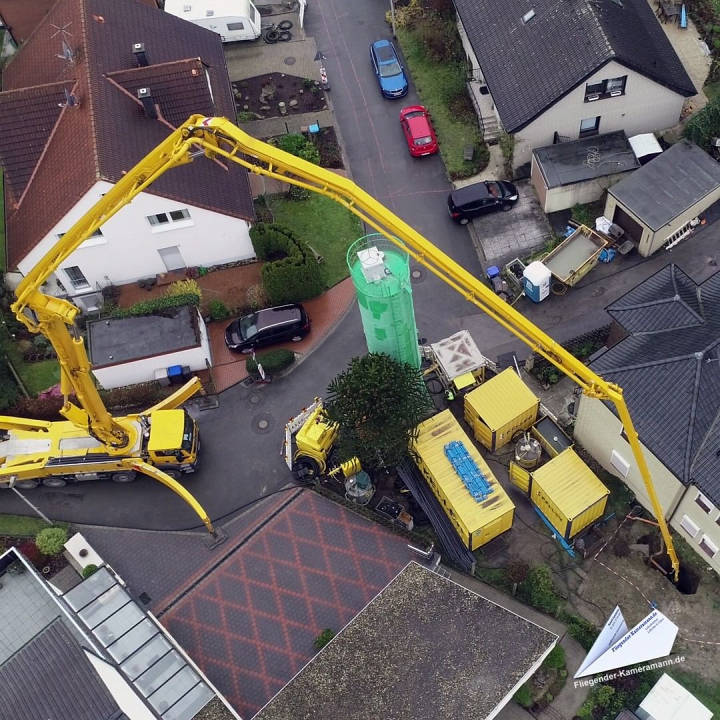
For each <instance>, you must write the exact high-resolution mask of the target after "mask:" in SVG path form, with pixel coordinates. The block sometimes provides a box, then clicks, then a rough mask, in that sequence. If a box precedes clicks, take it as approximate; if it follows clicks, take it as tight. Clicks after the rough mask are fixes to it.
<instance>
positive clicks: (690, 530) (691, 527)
mask: <svg viewBox="0 0 720 720" xmlns="http://www.w3.org/2000/svg"><path fill="white" fill-rule="evenodd" d="M680 527H681V528H682V529H683V530H684V531H685V532H686V533H687V534H688V535H689V536H690V537H693V538H694V537H695V536H696V535H697V534H698V532H699V530H700V528H699V527H698V526H697V525H696V524H695V523H694V522H693V521H692V520H691V519H690V518H689V517H688V516H687V515H683V516H682V520H681V521H680Z"/></svg>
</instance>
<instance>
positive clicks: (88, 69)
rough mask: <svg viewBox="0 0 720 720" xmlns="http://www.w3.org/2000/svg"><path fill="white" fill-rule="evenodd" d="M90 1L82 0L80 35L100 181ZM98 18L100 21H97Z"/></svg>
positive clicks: (94, 163) (97, 174)
mask: <svg viewBox="0 0 720 720" xmlns="http://www.w3.org/2000/svg"><path fill="white" fill-rule="evenodd" d="M87 4H88V0H80V28H81V31H80V34H81V37H82V41H83V45H84V47H85V63H84V65H85V69H84V74H85V82H86V83H87V85H86V87H87V105H88V116H89V121H90V137H91V138H92V142H91V143H90V144H91V146H92V155H93V165H94V166H95V177H96V179H98V180H101V179H102V175H101V169H100V152H99V151H98V127H97V122H96V120H95V102H94V100H95V98H94V93H93V88H92V71H91V65H92V63H91V62H90V60H89V58H90V56H91V53H90V51H89V49H88V45H89V43H90V33H89V32H88V29H87V20H86V16H87V13H88V12H89V9H88V6H87ZM96 18H98V19H96ZM99 18H102V16H99V15H94V14H93V20H95V22H104V19H103V20H101V19H99Z"/></svg>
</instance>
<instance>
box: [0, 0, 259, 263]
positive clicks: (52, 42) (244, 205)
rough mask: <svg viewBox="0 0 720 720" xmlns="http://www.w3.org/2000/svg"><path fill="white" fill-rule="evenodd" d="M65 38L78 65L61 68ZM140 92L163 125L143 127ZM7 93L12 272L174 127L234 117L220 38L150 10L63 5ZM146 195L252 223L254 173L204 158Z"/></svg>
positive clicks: (40, 31) (10, 69)
mask: <svg viewBox="0 0 720 720" xmlns="http://www.w3.org/2000/svg"><path fill="white" fill-rule="evenodd" d="M0 2H1V0H0ZM57 28H66V33H65V36H66V44H67V45H68V46H69V47H70V49H71V50H72V51H73V54H74V59H73V61H72V62H71V61H68V60H65V59H63V58H62V57H58V55H61V54H62V53H61V49H62V45H61V41H60V39H59V36H58V30H57ZM135 42H144V43H145V46H146V53H147V58H148V61H149V62H150V66H149V67H147V68H137V63H136V60H135V56H134V55H133V53H132V44H133V43H135ZM207 79H209V81H210V84H211V86H212V93H210V91H209V90H208V88H207ZM140 82H146V84H147V85H149V86H150V89H151V91H152V93H153V97H154V98H155V101H156V102H157V104H158V105H159V107H160V113H161V115H162V118H161V119H160V120H150V119H148V118H147V117H145V115H144V113H143V110H142V105H141V103H140V102H139V101H138V100H137V98H136V97H134V92H135V90H136V89H137V87H139V83H140ZM201 85H202V86H203V87H201ZM64 87H68V88H71V89H72V92H73V94H74V95H75V97H76V98H77V100H78V101H79V105H78V106H76V107H73V108H63V109H62V110H60V109H59V108H58V97H59V95H58V93H59V94H60V95H62V98H61V99H64V92H63V88H64ZM3 89H4V90H5V91H6V93H7V94H6V93H0V129H2V132H0V163H2V165H3V168H4V170H5V178H6V184H5V200H6V202H5V208H6V221H7V241H8V260H9V266H10V267H11V268H12V267H15V266H16V265H17V263H18V262H19V261H20V260H22V258H23V257H25V255H27V253H28V252H29V251H30V250H31V249H32V248H33V247H34V246H35V245H36V244H37V243H38V242H39V241H40V240H41V239H42V238H43V237H44V236H45V235H46V234H47V233H48V232H49V231H50V230H51V229H52V227H53V226H54V225H55V224H57V222H58V221H59V220H60V219H61V218H62V217H63V216H64V215H65V214H66V213H67V212H69V211H70V210H71V209H72V207H73V206H74V205H75V204H76V203H77V201H78V200H79V199H80V198H81V197H82V196H83V194H84V193H85V192H86V191H87V190H88V189H89V188H90V187H92V185H93V184H94V183H95V182H97V181H98V180H101V179H103V180H107V181H109V182H116V181H117V180H118V179H119V178H120V177H122V175H123V174H124V173H125V172H127V171H128V170H129V169H130V168H131V167H133V165H135V164H136V163H137V162H138V161H139V160H140V159H141V158H142V157H143V156H144V155H145V154H146V153H147V152H149V151H150V150H151V149H153V148H154V147H155V146H156V145H158V144H159V143H160V142H161V141H162V140H164V139H165V138H166V137H167V135H168V133H169V132H170V128H169V127H168V124H167V123H170V125H173V126H176V125H177V124H179V123H180V122H183V121H184V120H186V119H187V116H188V115H189V114H191V113H190V110H191V109H192V112H196V113H201V114H204V115H221V116H224V117H230V118H233V117H234V116H235V101H234V97H233V94H232V89H231V87H230V82H229V79H228V75H227V66H226V64H225V56H224V54H223V48H222V42H221V41H220V37H219V36H218V35H217V34H215V33H213V32H211V31H209V30H205V29H204V28H201V27H199V26H198V25H195V24H193V23H189V22H187V21H185V20H182V19H180V18H176V17H174V16H172V15H170V14H168V13H165V12H162V11H161V10H159V9H158V8H157V7H151V6H150V5H149V2H148V0H145V2H144V3H143V2H139V1H138V0H123V2H117V1H116V0H58V2H57V3H55V5H53V7H52V8H51V10H50V11H49V12H48V14H47V15H46V16H45V18H44V19H43V20H42V22H41V23H40V25H39V26H38V27H37V28H36V29H35V31H34V32H33V34H32V35H31V37H30V39H29V40H28V42H27V43H26V44H25V45H24V46H23V47H22V48H21V49H20V51H19V52H18V53H17V54H16V55H15V56H14V57H13V59H12V60H11V61H10V62H9V63H8V65H7V66H6V67H5V68H4V70H3ZM12 91H24V92H25V95H17V94H16V92H12ZM18 98H20V100H23V99H26V100H27V101H26V102H24V103H23V102H18ZM163 119H164V121H165V122H163ZM38 124H41V125H42V133H40V130H39V129H37V128H36V129H35V130H34V131H33V132H32V133H30V136H31V137H30V139H31V140H32V142H31V143H29V144H27V140H28V135H29V132H28V126H37V125H38ZM28 167H31V171H28ZM147 192H149V193H152V194H154V195H160V196H162V197H166V198H170V199H173V200H177V201H179V202H183V203H188V204H190V205H194V206H197V207H201V208H205V209H207V210H212V211H215V212H220V213H223V214H226V215H230V216H232V217H238V218H244V219H253V218H254V210H253V205H252V196H251V192H250V184H249V180H248V177H247V171H246V170H245V169H244V168H242V167H240V166H238V165H235V164H231V165H230V166H229V168H228V169H225V168H224V167H223V166H221V165H220V164H219V163H213V162H210V161H207V160H206V159H205V158H199V159H198V160H196V161H195V162H193V163H191V164H190V165H185V166H183V167H180V168H176V169H174V170H172V171H170V172H168V173H166V174H165V175H163V176H162V177H161V178H160V179H159V180H157V181H156V182H155V183H153V184H152V186H150V188H148V190H147Z"/></svg>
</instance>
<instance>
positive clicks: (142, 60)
mask: <svg viewBox="0 0 720 720" xmlns="http://www.w3.org/2000/svg"><path fill="white" fill-rule="evenodd" d="M132 51H133V55H135V60H136V61H137V64H138V67H147V66H148V65H149V63H148V59H147V55H146V54H145V43H141V42H137V43H133V46H132Z"/></svg>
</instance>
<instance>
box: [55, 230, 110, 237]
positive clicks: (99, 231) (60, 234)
mask: <svg viewBox="0 0 720 720" xmlns="http://www.w3.org/2000/svg"><path fill="white" fill-rule="evenodd" d="M64 234H65V233H58V239H59V238H61V237H62V236H63V235H64ZM102 236H103V234H102V230H101V229H100V228H98V229H97V230H96V231H95V232H94V233H93V234H92V235H88V237H89V238H91V237H102Z"/></svg>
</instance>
